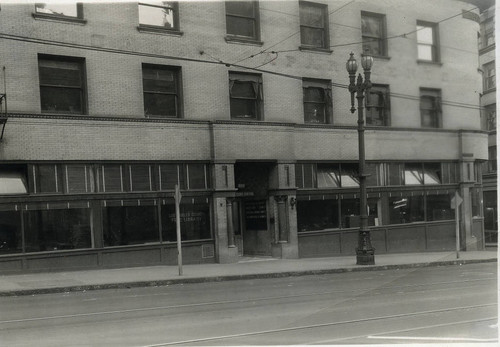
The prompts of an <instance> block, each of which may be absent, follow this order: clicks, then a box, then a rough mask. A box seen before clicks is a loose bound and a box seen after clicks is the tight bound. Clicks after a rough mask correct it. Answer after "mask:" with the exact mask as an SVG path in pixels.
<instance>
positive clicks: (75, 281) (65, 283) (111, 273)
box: [0, 248, 497, 296]
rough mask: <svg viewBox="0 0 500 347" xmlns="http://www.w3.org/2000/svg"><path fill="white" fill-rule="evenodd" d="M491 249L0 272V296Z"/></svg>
mask: <svg viewBox="0 0 500 347" xmlns="http://www.w3.org/2000/svg"><path fill="white" fill-rule="evenodd" d="M496 261H497V251H496V248H495V249H491V250H485V251H470V252H460V258H459V259H457V257H456V253H455V252H433V253H404V254H381V255H376V256H375V265H369V266H367V265H356V256H354V255H353V256H349V257H330V258H306V259H274V258H249V257H243V258H241V260H240V261H239V262H238V263H235V264H197V265H184V266H183V275H182V276H179V269H178V267H177V266H166V265H165V266H164V265H161V266H148V267H134V268H121V269H96V270H83V271H68V272H49V273H30V274H17V275H3V276H0V296H13V295H33V294H46V293H62V292H69V291H84V290H95V289H110V288H130V287H147V286H160V285H167V284H178V283H199V282H210V281H228V280H239V279H251V278H271V277H287V276H301V275H313V274H325V273H340V272H351V271H373V270H387V269H404V268H414V267H425V266H443V265H459V264H470V263H483V262H496Z"/></svg>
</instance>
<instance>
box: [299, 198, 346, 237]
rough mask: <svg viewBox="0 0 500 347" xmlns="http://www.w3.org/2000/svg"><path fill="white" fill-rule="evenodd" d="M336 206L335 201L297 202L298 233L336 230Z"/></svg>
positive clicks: (337, 223) (336, 202)
mask: <svg viewBox="0 0 500 347" xmlns="http://www.w3.org/2000/svg"><path fill="white" fill-rule="evenodd" d="M338 206H339V205H338V201H337V200H310V201H306V200H299V201H297V226H298V231H299V232H301V231H311V230H322V229H333V228H338V227H339V212H338V211H339V210H338V208H339V207H338Z"/></svg>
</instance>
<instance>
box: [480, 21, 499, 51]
mask: <svg viewBox="0 0 500 347" xmlns="http://www.w3.org/2000/svg"><path fill="white" fill-rule="evenodd" d="M494 44H495V21H494V17H491V18H488V19H487V20H485V21H484V22H482V23H481V44H480V47H479V49H482V48H486V47H489V46H492V45H494Z"/></svg>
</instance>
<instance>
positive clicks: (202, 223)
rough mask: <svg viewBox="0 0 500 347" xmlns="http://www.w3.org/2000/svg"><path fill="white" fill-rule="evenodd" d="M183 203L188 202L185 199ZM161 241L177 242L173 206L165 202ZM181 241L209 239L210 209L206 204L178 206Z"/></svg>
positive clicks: (197, 203)
mask: <svg viewBox="0 0 500 347" xmlns="http://www.w3.org/2000/svg"><path fill="white" fill-rule="evenodd" d="M185 201H188V200H187V199H186V200H185ZM161 221H162V233H163V235H162V239H163V242H175V241H177V233H176V220H175V205H174V203H173V201H171V202H170V201H167V202H166V205H163V206H162V216H161ZM180 222H181V239H182V241H192V240H204V239H210V238H211V233H210V208H209V205H208V203H206V202H199V201H195V203H181V205H180Z"/></svg>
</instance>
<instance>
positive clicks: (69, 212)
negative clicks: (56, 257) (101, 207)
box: [24, 208, 91, 252]
mask: <svg viewBox="0 0 500 347" xmlns="http://www.w3.org/2000/svg"><path fill="white" fill-rule="evenodd" d="M24 215H25V242H26V251H27V252H38V251H57V250H64V249H79V248H89V247H91V237H90V233H91V230H90V209H85V208H76V209H61V210H56V209H54V210H33V211H26V212H25V214H24Z"/></svg>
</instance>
